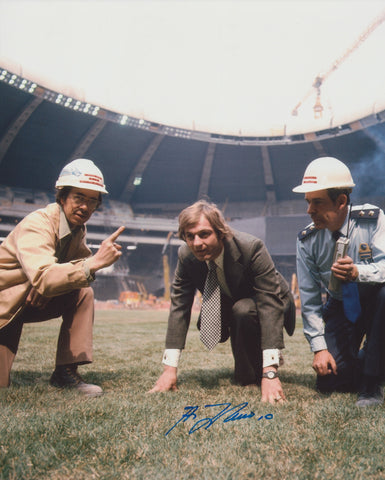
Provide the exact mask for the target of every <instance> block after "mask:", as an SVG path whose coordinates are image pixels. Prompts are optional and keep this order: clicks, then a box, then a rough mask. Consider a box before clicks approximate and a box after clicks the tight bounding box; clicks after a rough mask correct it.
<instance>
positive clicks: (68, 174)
mask: <svg viewBox="0 0 385 480" xmlns="http://www.w3.org/2000/svg"><path fill="white" fill-rule="evenodd" d="M55 186H56V188H62V187H77V188H85V189H87V190H95V191H97V192H101V193H108V192H107V190H106V186H105V185H104V178H103V174H102V172H101V171H100V170H99V169H98V167H97V166H96V165H95V164H94V162H93V161H92V160H87V159H86V158H78V159H77V160H73V161H72V162H70V163H68V164H67V165H65V167H64V168H63V170H62V171H61V172H60V175H59V178H58V179H57V182H56V185H55Z"/></svg>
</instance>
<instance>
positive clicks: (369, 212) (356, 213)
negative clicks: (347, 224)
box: [350, 207, 380, 220]
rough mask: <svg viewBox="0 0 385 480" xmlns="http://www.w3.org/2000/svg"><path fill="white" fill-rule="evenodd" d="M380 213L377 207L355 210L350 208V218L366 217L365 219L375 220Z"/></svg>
mask: <svg viewBox="0 0 385 480" xmlns="http://www.w3.org/2000/svg"><path fill="white" fill-rule="evenodd" d="M379 214H380V209H379V208H378V207H372V208H358V209H357V210H352V213H351V216H350V218H355V219H358V220H359V219H366V220H377V218H378V216H379Z"/></svg>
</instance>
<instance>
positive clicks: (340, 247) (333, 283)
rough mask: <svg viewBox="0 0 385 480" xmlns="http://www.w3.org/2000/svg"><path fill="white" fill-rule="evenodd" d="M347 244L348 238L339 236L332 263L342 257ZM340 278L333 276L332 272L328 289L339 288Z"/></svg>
mask: <svg viewBox="0 0 385 480" xmlns="http://www.w3.org/2000/svg"><path fill="white" fill-rule="evenodd" d="M348 246H349V239H348V238H347V237H340V238H339V239H338V240H337V241H336V247H335V249H334V255H333V263H335V262H336V261H337V260H338V259H339V258H343V257H344V256H345V255H346V252H347V250H348ZM339 288H340V280H338V278H336V277H335V276H334V274H333V273H332V274H331V275H330V280H329V289H330V290H334V291H336V290H339Z"/></svg>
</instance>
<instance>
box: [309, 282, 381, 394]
mask: <svg viewBox="0 0 385 480" xmlns="http://www.w3.org/2000/svg"><path fill="white" fill-rule="evenodd" d="M358 288H359V295H360V303H361V309H362V313H361V315H360V317H359V318H358V320H357V322H356V323H354V324H353V323H351V322H349V320H348V319H347V318H346V317H345V314H344V311H343V304H342V301H338V300H335V299H333V298H331V297H330V298H329V299H328V301H327V303H326V305H325V306H324V309H323V318H324V321H325V340H326V344H327V347H328V350H329V352H330V353H331V355H332V356H333V358H334V360H335V361H336V364H337V375H334V374H329V375H325V376H317V388H318V390H320V391H321V392H332V391H343V392H358V391H363V390H364V389H365V385H366V384H371V383H373V382H374V383H375V382H376V380H377V379H378V380H379V379H380V378H382V377H383V376H384V374H385V354H384V348H383V345H384V343H385V322H384V319H385V285H383V284H377V285H373V284H359V287H358ZM365 335H366V338H365V344H364V347H363V348H361V347H362V341H363V339H364V337H365Z"/></svg>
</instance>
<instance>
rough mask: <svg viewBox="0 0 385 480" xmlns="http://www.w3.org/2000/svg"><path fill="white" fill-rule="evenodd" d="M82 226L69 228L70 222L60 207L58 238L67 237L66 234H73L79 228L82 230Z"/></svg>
mask: <svg viewBox="0 0 385 480" xmlns="http://www.w3.org/2000/svg"><path fill="white" fill-rule="evenodd" d="M83 228H84V226H82V227H76V228H74V229H73V230H71V227H70V224H69V223H68V220H67V217H66V216H65V213H64V210H63V208H62V207H60V218H59V240H62V239H63V238H65V237H67V236H68V235H75V234H76V233H77V232H78V231H79V230H82V229H83Z"/></svg>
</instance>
